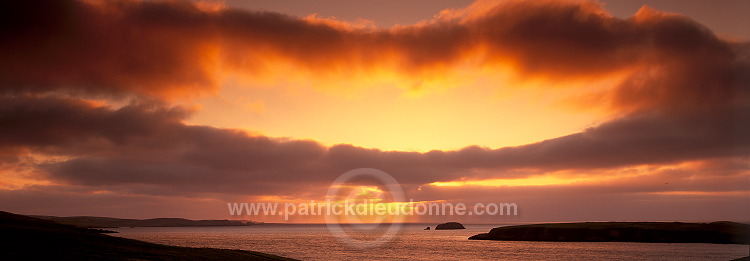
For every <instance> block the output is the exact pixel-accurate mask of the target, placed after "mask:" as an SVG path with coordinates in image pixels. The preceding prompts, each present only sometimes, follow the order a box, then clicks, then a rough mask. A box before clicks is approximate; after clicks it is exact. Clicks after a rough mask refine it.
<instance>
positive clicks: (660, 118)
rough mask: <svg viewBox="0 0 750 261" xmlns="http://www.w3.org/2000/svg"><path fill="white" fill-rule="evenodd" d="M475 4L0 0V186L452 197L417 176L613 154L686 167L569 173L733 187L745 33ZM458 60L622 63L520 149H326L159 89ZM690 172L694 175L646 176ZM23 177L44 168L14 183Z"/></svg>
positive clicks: (551, 72)
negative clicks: (392, 186)
mask: <svg viewBox="0 0 750 261" xmlns="http://www.w3.org/2000/svg"><path fill="white" fill-rule="evenodd" d="M488 5H489V4H488V2H478V3H476V4H475V5H473V6H471V7H469V8H467V9H464V10H452V11H444V12H443V13H442V14H441V15H439V16H438V17H436V18H435V19H433V20H431V21H425V22H423V23H421V24H417V25H412V26H399V27H394V28H390V29H375V28H361V27H356V26H352V25H349V24H346V23H341V22H336V21H329V20H321V19H316V18H308V19H297V18H294V17H289V16H285V15H281V14H277V13H268V12H248V11H243V10H237V9H216V10H206V9H205V8H203V9H202V8H199V7H198V6H196V5H194V4H192V3H191V2H182V1H103V2H96V1H16V2H7V3H2V4H0V17H2V19H3V20H2V22H1V24H2V26H1V27H0V35H2V36H3V38H4V39H5V40H4V41H2V42H0V55H2V57H3V58H2V59H0V128H2V132H1V133H0V148H2V151H0V164H3V165H0V166H8V169H21V170H22V171H21V170H19V171H17V173H16V174H13V173H11V172H0V175H6V176H8V177H9V178H12V179H9V180H13V179H21V178H20V176H23V179H24V180H26V181H18V182H20V183H22V184H21V185H20V186H22V187H21V188H20V189H19V188H17V187H14V186H11V185H8V184H3V183H0V185H2V186H4V187H6V188H13V189H16V190H17V191H11V189H8V190H7V191H2V192H3V193H5V194H9V195H11V194H12V195H17V196H18V197H28V194H24V191H25V190H39V189H40V188H42V187H45V186H46V187H50V188H63V189H60V190H59V193H61V194H65V193H72V192H70V191H69V190H70V189H72V188H75V189H80V190H82V191H85V192H86V193H94V192H97V191H98V192H101V191H104V192H105V193H120V194H121V195H130V196H132V195H138V196H133V197H149V196H154V197H160V196H167V197H169V196H175V197H200V196H206V197H211V198H212V199H216V198H230V197H237V196H239V195H246V196H256V197H262V196H284V197H290V198H302V197H304V196H310V195H313V196H311V197H319V196H320V195H318V194H319V193H318V192H319V191H324V190H325V188H326V187H327V186H328V184H329V183H330V182H331V181H332V180H333V179H335V178H336V177H337V176H338V175H340V174H341V173H343V172H345V171H347V170H350V169H354V168H360V167H372V168H378V169H381V170H384V171H386V172H388V173H390V174H392V175H394V176H395V177H396V179H397V180H399V181H400V182H402V183H403V184H404V185H405V186H406V188H407V191H408V192H409V193H414V195H420V196H421V197H424V198H423V199H422V200H434V199H441V198H452V199H460V198H462V197H461V196H460V195H467V194H468V193H470V192H471V191H467V189H466V188H463V190H462V191H459V192H456V194H455V195H453V194H451V193H452V192H451V191H450V190H451V188H437V187H435V186H431V185H428V184H430V183H433V182H440V181H444V182H445V181H456V180H463V181H466V180H483V179H523V178H528V177H532V176H538V175H544V174H550V175H556V174H560V173H567V174H569V173H572V172H579V173H581V174H580V175H582V176H585V177H595V176H617V174H613V173H614V172H616V171H617V170H621V169H627V168H630V167H634V166H660V165H679V164H688V165H690V164H694V165H698V166H697V167H696V166H694V165H690V166H688V167H680V168H678V170H676V171H672V172H670V171H668V170H663V169H659V170H658V171H653V172H650V175H651V176H648V177H645V178H644V177H640V178H639V179H638V180H636V181H634V180H635V179H630V180H627V181H623V182H620V183H616V184H614V185H612V184H608V185H606V184H605V185H602V184H603V183H595V184H583V185H580V184H577V185H575V186H574V187H575V188H576V189H581V191H598V192H597V193H605V192H606V193H615V192H621V193H630V195H637V196H638V197H642V196H644V195H649V193H652V194H653V193H664V192H674V191H677V192H680V193H682V192H684V191H692V192H695V191H702V192H717V191H718V192H731V193H734V192H737V191H739V192H740V193H746V192H747V190H744V191H743V190H742V188H741V187H737V186H734V185H736V184H741V183H739V182H741V181H742V180H743V179H745V180H746V178H747V175H748V174H747V173H746V171H744V170H743V168H746V167H747V164H746V161H747V159H748V156H750V137H749V136H748V135H747V133H750V122H748V121H747V120H746V119H748V118H750V76H749V75H748V73H747V72H748V71H750V60H749V59H750V55H749V54H750V49H749V47H748V45H747V44H746V43H732V42H728V41H725V40H722V39H719V38H717V37H716V36H715V35H714V34H713V33H712V32H711V31H709V30H708V29H707V28H705V27H703V26H701V25H700V24H697V23H696V22H694V21H692V20H690V19H689V18H687V17H684V16H680V15H676V14H666V13H661V12H658V11H655V10H651V9H649V8H647V7H646V8H643V9H642V10H640V11H639V12H638V13H637V14H636V15H635V16H634V17H632V18H630V19H627V20H622V19H618V18H615V17H612V16H611V15H609V14H608V13H607V12H606V11H605V10H604V9H602V7H601V6H600V5H599V4H597V3H592V2H557V1H555V2H552V1H533V2H531V1H529V2H521V1H506V2H502V3H499V4H492V5H489V8H487V6H488ZM40 7H43V8H40ZM466 63H470V65H471V66H474V67H476V68H477V69H481V68H484V69H486V68H500V67H503V68H506V67H508V68H512V69H513V71H514V73H517V74H518V75H519V76H521V77H530V78H541V79H546V80H550V81H558V80H559V81H568V80H582V79H583V80H586V79H594V78H603V77H607V76H609V75H613V74H623V75H625V77H624V79H625V80H624V81H623V82H621V83H618V84H616V85H615V86H613V87H611V88H608V89H605V90H601V89H599V90H581V92H582V93H585V94H586V95H585V97H586V98H584V99H582V101H583V102H586V103H587V105H583V106H588V105H589V104H590V106H592V107H593V106H606V107H607V108H609V109H610V110H612V111H614V112H613V114H614V115H615V116H614V117H612V118H611V119H610V120H609V121H607V122H605V123H602V124H600V125H598V126H595V127H591V128H589V129H587V130H585V131H582V132H580V133H575V134H571V135H568V136H564V137H559V138H554V139H550V140H546V141H541V142H538V143H533V144H528V145H523V146H517V147H506V148H499V149H490V148H484V147H480V146H470V147H466V148H464V149H460V150H455V151H440V150H434V151H430V152H426V153H419V152H400V151H381V150H377V149H365V148H361V147H356V146H353V145H346V144H342V145H335V146H330V147H327V146H324V145H321V144H320V143H317V142H315V141H309V140H291V139H276V138H271V137H266V136H262V135H250V134H248V133H245V132H243V131H239V130H231V129H222V128H215V127H210V126H195V125H188V124H186V123H185V122H184V121H185V120H187V119H188V118H189V117H190V115H191V112H192V110H191V109H186V108H183V107H180V106H177V105H175V104H171V103H169V101H170V100H171V99H172V98H175V97H192V96H196V95H202V94H206V93H211V92H216V91H217V90H218V89H219V88H221V86H222V84H224V82H225V81H226V80H227V79H228V78H230V77H249V78H254V77H257V78H263V77H269V76H268V75H267V74H270V75H271V76H270V77H274V76H275V75H284V74H287V73H289V74H292V73H297V72H296V71H295V72H287V71H284V70H285V68H288V67H284V66H280V67H277V65H278V64H291V65H292V67H291V68H293V69H295V70H301V71H307V72H309V73H311V74H312V75H316V76H317V77H324V78H325V77H329V76H330V77H333V76H341V77H342V79H344V80H347V79H348V78H347V77H349V76H350V75H359V74H360V73H365V74H368V73H373V74H374V73H377V72H379V71H382V70H388V71H391V72H394V73H396V74H403V75H407V76H405V77H414V78H425V79H426V78H429V77H433V76H434V77H438V76H439V75H441V74H450V73H451V72H452V70H453V69H454V68H456V67H459V66H464V65H465V64H466ZM279 68H282V69H279ZM279 70H281V71H279ZM334 78H335V77H334ZM498 88H499V87H498ZM94 99H102V100H94ZM124 101H130V102H129V103H127V102H124ZM124 103H125V105H122V104H124ZM117 104H119V105H117ZM488 117H491V116H490V115H488ZM467 145H470V144H467ZM480 145H481V144H480ZM728 162H729V163H732V164H728ZM738 166H739V167H738ZM696 169H698V170H701V169H707V170H708V171H695V170H696ZM18 173H21V174H18ZM29 173H33V174H29ZM567 174H566V175H567ZM14 175H15V176H14ZM560 175H562V174H560ZM717 176H721V177H724V178H725V179H721V178H716V177H717ZM687 177H691V178H699V179H702V180H704V181H706V182H705V183H702V184H695V183H693V184H684V183H683V184H680V185H679V186H672V187H664V186H655V185H653V184H650V183H649V184H646V183H644V182H646V181H648V182H651V181H653V182H654V183H659V184H660V183H664V182H662V181H664V180H672V179H674V180H677V181H685V180H687ZM28 179H38V180H45V181H48V182H50V183H52V184H37V183H33V182H30V183H28V184H27V185H28V186H26V185H24V184H23V182H27V181H28ZM678 183H679V182H678ZM660 185H661V184H660ZM420 186H423V187H424V190H420ZM438 189H440V190H441V192H440V193H443V194H442V195H441V194H440V193H436V192H435V191H436V190H438ZM472 189H476V188H472ZM481 189H486V190H488V191H492V189H490V188H481ZM517 189H518V192H519V193H520V194H529V193H556V192H555V191H556V190H558V189H561V190H565V188H558V187H556V186H551V187H550V188H529V187H524V188H517ZM457 190H461V189H460V188H458V189H457ZM469 190H471V189H469ZM420 191H421V192H420ZM514 191H515V190H514ZM56 193H57V192H56ZM316 193H318V194H316ZM488 193H489V192H488ZM560 193H568V194H567V195H570V196H571V197H573V198H578V196H576V195H579V194H580V193H579V194H576V193H571V192H570V191H568V192H560ZM592 193H594V192H592ZM120 194H118V195H120ZM207 195H208V196H207ZM492 195H495V196H496V195H500V194H492ZM78 197H80V194H76V200H77V198H78ZM114 197H117V198H119V196H114ZM98 199H99V197H98ZM98 199H97V200H98ZM76 200H71V201H76ZM118 200H120V199H118ZM123 200H124V199H123ZM537 200H539V199H538V198H537ZM166 201H169V200H165V202H166ZM736 201H737V199H736V198H731V199H727V202H736ZM0 203H2V202H0ZM3 204H7V203H3Z"/></svg>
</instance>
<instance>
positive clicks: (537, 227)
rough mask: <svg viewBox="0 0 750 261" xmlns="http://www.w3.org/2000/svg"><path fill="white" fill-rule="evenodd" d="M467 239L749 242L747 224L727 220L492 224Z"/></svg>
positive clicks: (749, 232)
mask: <svg viewBox="0 0 750 261" xmlns="http://www.w3.org/2000/svg"><path fill="white" fill-rule="evenodd" d="M469 239H479V240H508V241H567V242H653V243H719V244H750V225H748V224H742V223H735V222H729V221H719V222H712V223H682V222H586V223H553V224H534V225H521V226H507V227H496V228H493V229H492V230H490V232H489V233H484V234H479V235H474V236H472V237H469Z"/></svg>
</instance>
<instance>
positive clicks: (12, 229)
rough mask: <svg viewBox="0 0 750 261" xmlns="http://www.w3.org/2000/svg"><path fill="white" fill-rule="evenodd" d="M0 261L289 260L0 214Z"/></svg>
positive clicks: (2, 212)
mask: <svg viewBox="0 0 750 261" xmlns="http://www.w3.org/2000/svg"><path fill="white" fill-rule="evenodd" d="M0 260H293V259H288V258H284V257H279V256H275V255H269V254H264V253H260V252H253V251H245V250H229V249H215V248H192V247H177V246H167V245H160V244H154V243H148V242H143V241H138V240H133V239H127V238H120V237H113V236H109V235H105V234H102V233H101V232H100V231H98V230H93V229H88V228H81V227H76V226H72V225H64V224H59V223H56V222H53V221H49V220H43V219H38V218H33V217H28V216H22V215H16V214H12V213H8V212H4V211H0Z"/></svg>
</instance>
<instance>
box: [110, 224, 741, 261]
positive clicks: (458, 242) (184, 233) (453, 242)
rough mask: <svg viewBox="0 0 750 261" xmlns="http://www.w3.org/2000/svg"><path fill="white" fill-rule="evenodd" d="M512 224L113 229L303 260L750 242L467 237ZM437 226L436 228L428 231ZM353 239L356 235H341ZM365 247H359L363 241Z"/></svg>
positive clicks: (736, 254) (724, 254) (719, 256)
mask: <svg viewBox="0 0 750 261" xmlns="http://www.w3.org/2000/svg"><path fill="white" fill-rule="evenodd" d="M504 225H507V224H494V225H492V224H464V226H465V227H466V229H460V230H434V227H435V224H414V223H410V224H401V225H400V226H399V229H398V233H395V234H390V235H392V237H390V238H388V240H381V241H382V242H381V244H374V243H369V247H367V248H364V247H361V246H362V245H357V244H351V242H352V241H351V240H352V239H354V240H359V241H354V242H373V241H374V240H376V239H378V238H384V239H385V238H386V237H384V236H387V235H389V234H388V231H395V230H394V229H393V227H391V226H393V224H385V225H379V226H378V225H356V226H351V227H344V229H343V232H344V233H345V234H346V236H345V237H342V236H341V235H342V234H341V233H332V232H331V231H330V230H329V228H328V227H327V226H326V225H325V224H259V225H253V226H239V227H135V228H117V229H112V230H116V231H118V232H119V233H116V234H111V235H114V236H120V237H125V238H132V239H137V240H143V241H148V242H153V243H159V244H166V245H174V246H188V247H212V248H225V249H242V250H252V251H259V252H264V253H270V254H275V255H280V256H284V257H289V258H294V259H300V260H675V261H677V260H680V261H689V260H732V259H737V258H741V257H745V256H748V255H749V254H750V253H749V251H750V247H749V246H748V245H734V244H702V243H623V242H527V241H488V240H468V237H470V236H472V235H476V234H479V233H486V232H488V231H489V230H490V229H492V228H493V227H499V226H504ZM427 226H430V227H431V228H432V230H424V229H425V228H426V227H427ZM346 237H348V238H350V241H345V240H342V238H346ZM358 246H359V247H358Z"/></svg>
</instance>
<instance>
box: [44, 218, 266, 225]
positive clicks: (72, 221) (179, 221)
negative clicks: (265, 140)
mask: <svg viewBox="0 0 750 261" xmlns="http://www.w3.org/2000/svg"><path fill="white" fill-rule="evenodd" d="M31 217H35V218H40V219H46V220H51V221H55V222H57V223H60V224H66V225H74V226H77V227H98V228H107V227H215V226H249V225H255V224H256V223H253V222H245V221H239V220H189V219H184V218H152V219H126V218H110V217H89V216H78V217H55V216H31Z"/></svg>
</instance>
